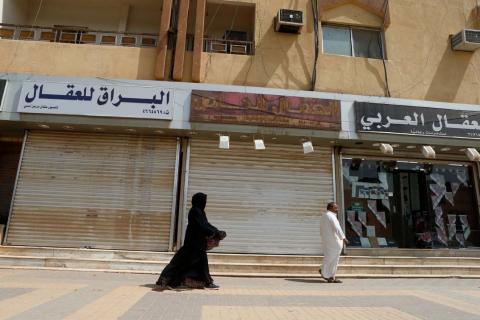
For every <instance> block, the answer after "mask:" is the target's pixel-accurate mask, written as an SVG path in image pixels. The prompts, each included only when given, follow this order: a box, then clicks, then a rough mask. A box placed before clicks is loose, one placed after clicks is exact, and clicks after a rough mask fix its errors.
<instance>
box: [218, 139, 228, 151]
mask: <svg viewBox="0 0 480 320" xmlns="http://www.w3.org/2000/svg"><path fill="white" fill-rule="evenodd" d="M218 147H219V148H220V149H230V137H229V136H220V137H219V142H218Z"/></svg>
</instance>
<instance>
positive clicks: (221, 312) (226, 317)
mask: <svg viewBox="0 0 480 320" xmlns="http://www.w3.org/2000/svg"><path fill="white" fill-rule="evenodd" d="M244 319H245V320H276V319H282V320H299V319H302V320H317V319H329V320H347V319H355V320H371V319H376V320H391V319H395V320H417V319H419V318H417V317H414V316H412V315H410V314H408V313H405V312H402V311H400V310H397V309H394V308H390V307H264V306H261V307H253V306H248V307H246V306H243V307H239V306H203V307H202V320H244Z"/></svg>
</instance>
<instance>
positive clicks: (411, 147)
mask: <svg viewBox="0 0 480 320" xmlns="http://www.w3.org/2000/svg"><path fill="white" fill-rule="evenodd" d="M406 148H407V149H416V148H417V146H407V147H406Z"/></svg>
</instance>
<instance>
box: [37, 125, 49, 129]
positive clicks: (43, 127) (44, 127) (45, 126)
mask: <svg viewBox="0 0 480 320" xmlns="http://www.w3.org/2000/svg"><path fill="white" fill-rule="evenodd" d="M38 127H39V128H42V129H50V126H47V125H46V124H39V125H38Z"/></svg>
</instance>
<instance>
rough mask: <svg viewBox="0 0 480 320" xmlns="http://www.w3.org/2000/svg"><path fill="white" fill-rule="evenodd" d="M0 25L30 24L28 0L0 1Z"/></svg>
mask: <svg viewBox="0 0 480 320" xmlns="http://www.w3.org/2000/svg"><path fill="white" fill-rule="evenodd" d="M0 7H1V8H0V12H1V13H0V19H1V21H0V22H1V23H12V24H30V23H31V22H30V21H29V20H28V15H29V0H1V1H0Z"/></svg>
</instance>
